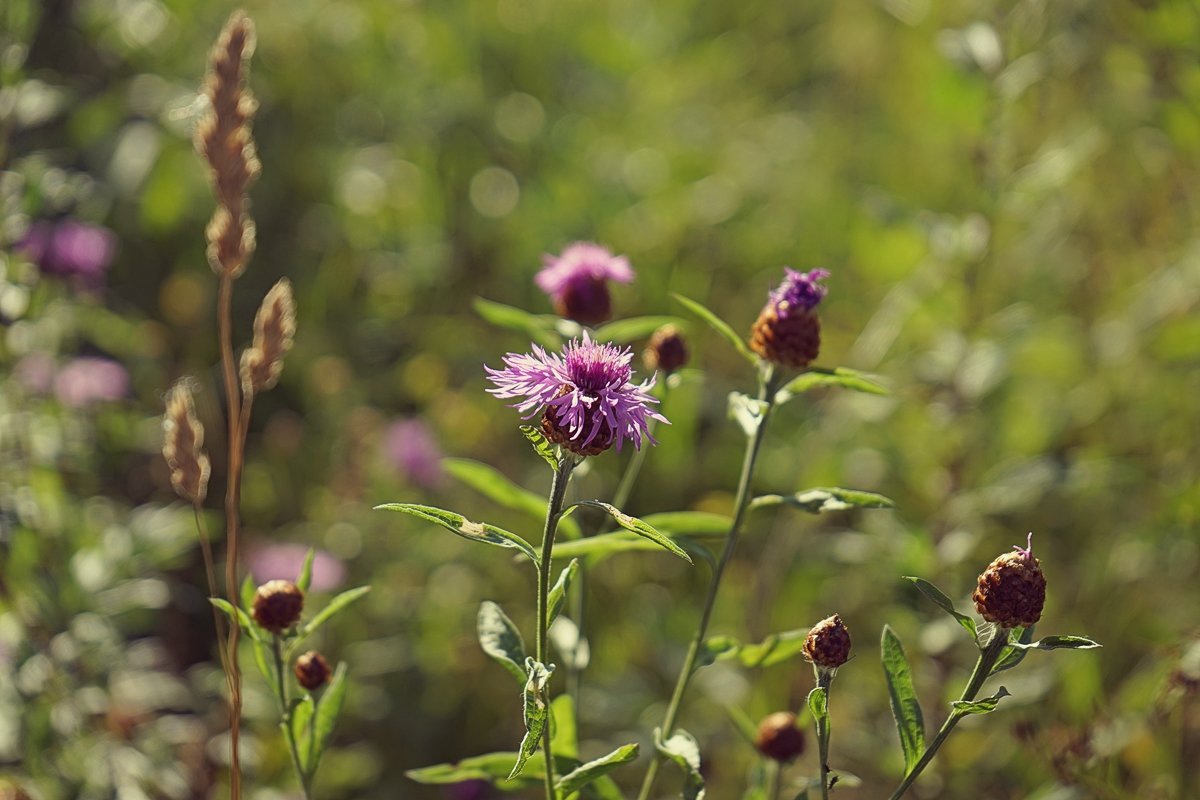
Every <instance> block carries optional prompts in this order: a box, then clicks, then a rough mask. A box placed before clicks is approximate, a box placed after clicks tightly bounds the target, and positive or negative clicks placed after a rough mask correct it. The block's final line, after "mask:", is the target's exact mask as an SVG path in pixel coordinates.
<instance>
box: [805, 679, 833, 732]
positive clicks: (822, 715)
mask: <svg viewBox="0 0 1200 800" xmlns="http://www.w3.org/2000/svg"><path fill="white" fill-rule="evenodd" d="M808 712H809V713H810V714H812V717H813V721H814V722H816V723H817V724H818V725H820V724H821V723H822V722H824V720H825V719H827V718H828V717H829V693H828V692H827V691H826V690H825V688H824V687H822V686H817V687H816V688H814V689H813V690H812V691H811V692H809V693H808Z"/></svg>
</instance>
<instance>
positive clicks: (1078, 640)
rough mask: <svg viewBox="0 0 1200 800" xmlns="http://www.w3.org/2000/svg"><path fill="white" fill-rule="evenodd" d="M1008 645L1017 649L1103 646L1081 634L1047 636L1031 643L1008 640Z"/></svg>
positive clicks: (1070, 648) (1084, 648) (1085, 648)
mask: <svg viewBox="0 0 1200 800" xmlns="http://www.w3.org/2000/svg"><path fill="white" fill-rule="evenodd" d="M1009 646H1010V647H1015V648H1017V649H1018V650H1063V649H1066V650H1093V649H1095V648H1097V647H1103V645H1102V644H1100V643H1098V642H1093V641H1092V640H1091V639H1087V638H1085V637H1083V636H1047V637H1046V638H1044V639H1038V640H1037V641H1036V642H1033V643H1024V642H1019V641H1018V642H1010V644H1009Z"/></svg>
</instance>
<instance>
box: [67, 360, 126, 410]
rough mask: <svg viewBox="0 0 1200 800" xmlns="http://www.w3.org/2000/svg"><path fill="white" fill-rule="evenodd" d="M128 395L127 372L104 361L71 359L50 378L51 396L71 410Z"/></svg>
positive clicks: (109, 361)
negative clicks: (51, 383) (52, 386)
mask: <svg viewBox="0 0 1200 800" xmlns="http://www.w3.org/2000/svg"><path fill="white" fill-rule="evenodd" d="M128 393H129V373H128V372H126V371H125V368H124V367H123V366H121V365H120V364H118V363H117V362H116V361H113V360H111V359H107V358H95V357H91V356H85V357H83V358H76V359H73V360H71V361H70V362H68V363H67V365H66V366H64V367H63V368H62V369H60V370H59V371H58V374H57V375H55V376H54V396H55V397H57V398H58V401H59V402H60V403H62V404H63V405H65V406H69V407H71V408H85V407H87V406H90V405H92V404H93V403H103V402H111V401H113V400H120V399H121V398H122V397H124V396H125V395H126V394H128Z"/></svg>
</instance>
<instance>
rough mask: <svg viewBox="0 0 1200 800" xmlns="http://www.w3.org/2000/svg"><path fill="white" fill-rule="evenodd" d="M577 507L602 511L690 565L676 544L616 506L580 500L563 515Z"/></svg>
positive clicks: (625, 527)
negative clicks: (588, 507) (590, 507)
mask: <svg viewBox="0 0 1200 800" xmlns="http://www.w3.org/2000/svg"><path fill="white" fill-rule="evenodd" d="M579 506H592V507H593V508H600V509H603V510H604V511H605V512H606V513H607V514H608V515H609V516H610V517H612V518H613V520H614V521H615V522H616V523H617V524H618V525H620V526H621V527H622V528H624V529H625V530H627V531H632V532H633V533H636V534H637V535H638V536H642V537H644V538H646V539H649V540H650V541H652V542H654V543H655V544H657V545H658V546H659V547H662V548H663V549H665V550H668V551H670V552H671V553H674V554H675V555H677V556H679V557H680V558H682V559H683V560H684V561H686V562H688V563H689V564H691V563H692V557H691V556H689V555H688V554H687V552H685V551H684V549H683V548H682V547H680V546H679V545H678V544H676V543H675V541H674V540H673V539H671V537H669V536H667V535H666V534H664V533H662V532H661V531H659V530H657V529H656V528H654V527H653V526H651V525H647V524H646V523H645V522H644V521H642V520H640V519H638V518H637V517H631V516H629V515H628V514H626V513H625V512H624V511H622V510H621V509H619V508H617V507H616V506H614V505H611V504H609V503H602V502H600V501H599V500H580V501H579V502H578V503H575V504H574V505H572V506H570V507H569V508H568V509H567V511H566V512H565V513H570V511H571V510H572V509H575V508H578V507H579Z"/></svg>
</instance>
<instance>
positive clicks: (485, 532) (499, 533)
mask: <svg viewBox="0 0 1200 800" xmlns="http://www.w3.org/2000/svg"><path fill="white" fill-rule="evenodd" d="M375 510H376V511H399V512H400V513H401V514H408V515H410V516H413V517H416V518H417V519H423V520H425V521H426V522H432V523H433V524H435V525H440V526H441V527H443V528H445V529H446V530H448V531H450V532H451V533H453V534H455V535H456V536H461V537H462V538H464V539H469V540H470V541H473V542H483V543H485V544H491V545H495V546H497V547H512V548H515V549H517V550H520V551H521V552H522V553H524V554H525V555H526V556H528V557H529V560H530V561H532V562H533V563H535V564H536V563H537V562H538V557H537V553H535V552H534V550H533V547H531V546H530V544H529V542H527V541H525V540H524V539H522V538H521V537H520V536H517V535H516V534H515V533H509V532H508V531H506V530H503V529H502V528H497V527H496V526H495V525H489V524H487V523H486V522H471V521H470V520H469V519H467V518H466V517H464V516H463V515H462V514H456V513H454V512H453V511H446V510H445V509H441V508H434V507H433V506H422V505H417V504H416V503H384V504H383V505H378V506H375Z"/></svg>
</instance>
